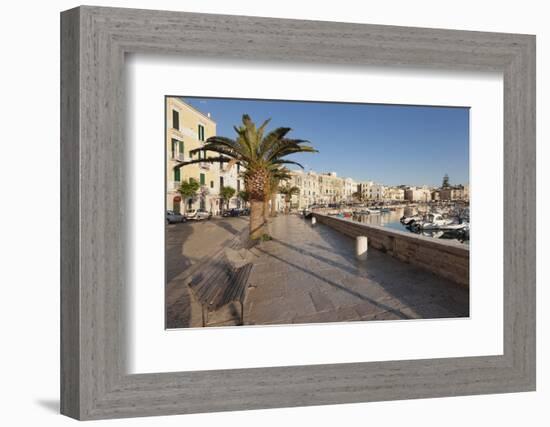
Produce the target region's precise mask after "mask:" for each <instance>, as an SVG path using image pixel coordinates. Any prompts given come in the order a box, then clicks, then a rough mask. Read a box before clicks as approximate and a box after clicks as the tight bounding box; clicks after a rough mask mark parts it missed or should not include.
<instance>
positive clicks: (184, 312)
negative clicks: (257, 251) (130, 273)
mask: <svg viewBox="0 0 550 427" xmlns="http://www.w3.org/2000/svg"><path fill="white" fill-rule="evenodd" d="M166 227H167V228H166V287H165V304H166V327H167V328H169V329H172V328H188V327H198V326H202V314H201V308H200V305H198V303H197V302H196V301H194V299H193V297H192V295H191V291H190V290H189V288H188V286H187V285H186V284H185V283H184V281H183V279H184V278H185V277H186V276H187V275H188V271H189V269H191V268H193V267H194V266H196V265H198V264H199V263H201V262H202V261H204V260H205V259H207V258H208V257H210V256H211V255H212V254H214V253H215V252H216V251H218V250H219V249H221V248H223V247H225V246H226V245H228V244H229V242H230V241H231V240H232V239H234V238H235V237H236V236H238V235H240V234H241V233H242V232H243V230H245V229H246V228H248V218H243V217H234V218H215V219H211V220H209V221H189V222H187V223H184V224H169V225H167V226H166Z"/></svg>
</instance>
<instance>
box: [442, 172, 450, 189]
mask: <svg viewBox="0 0 550 427" xmlns="http://www.w3.org/2000/svg"><path fill="white" fill-rule="evenodd" d="M450 186H451V185H450V183H449V175H447V174H445V176H443V184H441V188H449V187H450Z"/></svg>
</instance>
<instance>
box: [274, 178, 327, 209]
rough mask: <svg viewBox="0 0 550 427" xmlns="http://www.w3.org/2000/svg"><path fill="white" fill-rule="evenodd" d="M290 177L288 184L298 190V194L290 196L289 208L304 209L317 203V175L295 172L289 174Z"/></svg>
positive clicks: (318, 195)
mask: <svg viewBox="0 0 550 427" xmlns="http://www.w3.org/2000/svg"><path fill="white" fill-rule="evenodd" d="M290 176H291V179H290V181H289V184H290V185H291V186H293V187H297V188H298V189H299V190H300V191H299V193H298V194H295V195H293V196H292V199H291V207H292V208H293V209H305V208H308V207H309V206H311V205H314V204H317V203H319V199H320V190H319V175H318V174H317V173H315V172H312V171H310V172H304V171H302V170H295V171H291V172H290ZM283 185H284V184H283ZM283 206H284V204H283Z"/></svg>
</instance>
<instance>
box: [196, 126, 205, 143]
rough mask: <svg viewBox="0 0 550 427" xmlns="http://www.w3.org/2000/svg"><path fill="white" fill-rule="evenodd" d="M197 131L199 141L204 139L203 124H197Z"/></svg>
mask: <svg viewBox="0 0 550 427" xmlns="http://www.w3.org/2000/svg"><path fill="white" fill-rule="evenodd" d="M197 133H198V136H199V141H204V126H203V125H199V128H198V131H197Z"/></svg>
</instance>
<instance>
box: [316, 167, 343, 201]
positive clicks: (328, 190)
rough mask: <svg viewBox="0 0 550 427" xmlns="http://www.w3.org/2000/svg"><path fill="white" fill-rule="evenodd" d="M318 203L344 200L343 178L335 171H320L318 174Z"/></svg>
mask: <svg viewBox="0 0 550 427" xmlns="http://www.w3.org/2000/svg"><path fill="white" fill-rule="evenodd" d="M319 196H320V203H323V204H334V203H341V202H343V201H344V179H343V178H340V177H339V176H338V175H337V174H336V172H329V173H322V174H320V175H319Z"/></svg>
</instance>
